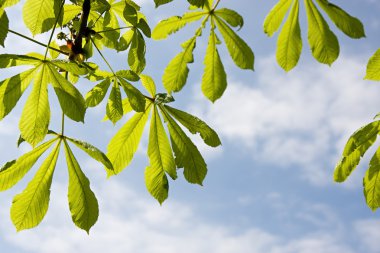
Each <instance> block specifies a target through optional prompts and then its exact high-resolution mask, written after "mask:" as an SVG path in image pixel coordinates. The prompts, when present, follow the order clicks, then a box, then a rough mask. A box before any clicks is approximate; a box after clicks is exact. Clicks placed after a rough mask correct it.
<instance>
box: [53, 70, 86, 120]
mask: <svg viewBox="0 0 380 253" xmlns="http://www.w3.org/2000/svg"><path fill="white" fill-rule="evenodd" d="M47 68H48V69H49V71H50V73H49V76H50V81H51V83H52V85H53V87H54V91H55V93H56V94H57V97H58V100H59V104H60V105H61V108H62V111H63V113H64V114H65V115H67V116H68V117H69V118H70V119H72V120H74V121H81V122H84V115H85V113H86V105H85V101H84V98H83V97H82V94H81V93H80V92H79V91H78V89H77V88H75V86H74V85H72V84H71V83H70V82H69V81H68V80H66V79H65V78H64V77H63V76H62V75H61V74H60V73H58V72H57V71H56V70H55V68H54V67H53V66H51V65H48V66H47ZM46 72H47V71H46ZM46 74H48V73H46Z"/></svg>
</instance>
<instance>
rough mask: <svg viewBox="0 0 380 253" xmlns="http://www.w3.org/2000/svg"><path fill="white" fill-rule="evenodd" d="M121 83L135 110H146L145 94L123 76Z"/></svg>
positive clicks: (120, 79)
mask: <svg viewBox="0 0 380 253" xmlns="http://www.w3.org/2000/svg"><path fill="white" fill-rule="evenodd" d="M119 81H120V83H121V85H122V86H123V89H124V91H125V93H126V94H127V96H128V99H129V103H130V105H131V106H132V108H133V110H135V111H136V112H143V111H144V110H145V97H144V95H143V94H142V93H141V92H140V91H139V90H138V89H137V88H135V87H134V86H133V85H132V84H130V83H129V82H127V81H126V80H124V79H123V78H119Z"/></svg>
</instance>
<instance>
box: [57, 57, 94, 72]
mask: <svg viewBox="0 0 380 253" xmlns="http://www.w3.org/2000/svg"><path fill="white" fill-rule="evenodd" d="M51 64H52V65H54V66H56V67H57V68H58V69H60V70H65V71H67V72H70V73H72V74H75V75H86V74H88V72H89V69H88V68H86V67H84V66H82V65H79V64H78V63H76V62H69V61H64V60H53V61H51Z"/></svg>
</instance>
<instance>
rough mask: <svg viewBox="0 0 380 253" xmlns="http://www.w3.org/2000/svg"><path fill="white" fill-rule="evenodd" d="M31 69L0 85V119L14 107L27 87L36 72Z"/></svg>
mask: <svg viewBox="0 0 380 253" xmlns="http://www.w3.org/2000/svg"><path fill="white" fill-rule="evenodd" d="M37 69H38V68H33V69H30V70H27V71H25V72H22V73H20V74H17V75H15V76H12V77H11V78H8V79H5V80H4V81H2V82H1V83H0V119H3V118H4V117H5V116H6V115H8V113H10V112H11V111H12V110H13V108H14V107H15V106H16V104H17V102H18V100H19V99H20V97H21V96H22V94H23V93H24V91H25V89H26V88H27V87H28V86H29V84H30V82H31V81H32V79H33V77H34V75H35V74H36V73H35V72H36V70H37Z"/></svg>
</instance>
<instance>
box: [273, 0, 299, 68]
mask: <svg viewBox="0 0 380 253" xmlns="http://www.w3.org/2000/svg"><path fill="white" fill-rule="evenodd" d="M298 14H299V2H298V0H295V1H294V3H293V7H292V9H291V11H290V14H289V17H288V19H287V20H286V22H285V24H284V27H283V28H282V30H281V32H280V35H279V36H278V40H277V51H276V58H277V62H278V64H279V65H280V66H281V67H282V68H283V69H284V70H285V71H289V70H291V69H292V68H294V67H295V66H296V65H297V63H298V60H299V58H300V56H301V51H302V39H301V28H300V24H299V20H298Z"/></svg>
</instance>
